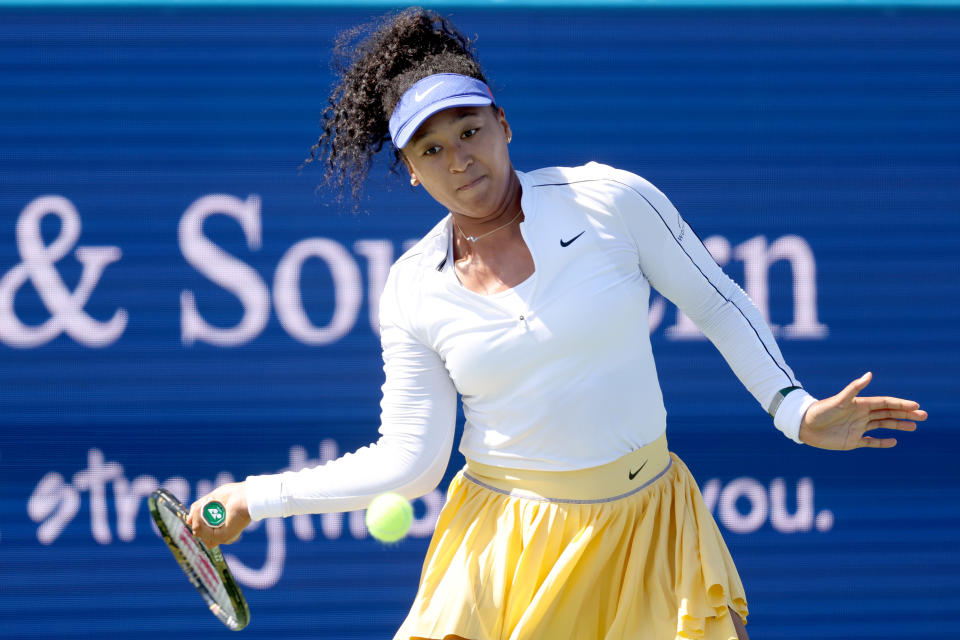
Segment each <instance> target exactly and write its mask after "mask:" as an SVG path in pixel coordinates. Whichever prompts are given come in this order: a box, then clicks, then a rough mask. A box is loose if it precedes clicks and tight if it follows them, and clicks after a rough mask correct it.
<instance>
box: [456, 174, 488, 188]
mask: <svg viewBox="0 0 960 640" xmlns="http://www.w3.org/2000/svg"><path fill="white" fill-rule="evenodd" d="M486 177H487V176H480V177H479V178H477V179H476V180H474V181H473V182H468V183H467V184H465V185H463V186H462V187H457V191H468V190H470V189H473V188H474V187H475V186H477V184H479V182H480V181H481V180H483V179H484V178H486Z"/></svg>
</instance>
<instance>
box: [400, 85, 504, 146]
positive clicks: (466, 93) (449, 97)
mask: <svg viewBox="0 0 960 640" xmlns="http://www.w3.org/2000/svg"><path fill="white" fill-rule="evenodd" d="M490 104H493V94H492V93H491V92H490V87H488V86H487V85H486V84H484V83H483V82H481V81H480V80H477V79H476V78H471V77H469V76H461V75H460V74H457V73H437V74H435V75H432V76H427V77H426V78H424V79H423V80H420V81H418V82H416V83H414V84H413V86H411V87H410V88H409V89H407V91H406V93H404V94H403V97H402V98H400V102H399V103H397V107H396V108H395V109H394V110H393V115H392V116H390V138H391V139H392V140H393V144H394V145H395V146H396V147H397V148H398V149H402V148H403V147H405V146H407V143H408V142H410V138H412V137H413V134H415V133H416V132H417V129H419V128H420V125H422V124H423V123H424V122H425V121H426V120H427V118H429V117H430V116H432V115H433V114H435V113H437V112H440V111H443V110H444V109H452V108H453V107H483V106H486V105H490Z"/></svg>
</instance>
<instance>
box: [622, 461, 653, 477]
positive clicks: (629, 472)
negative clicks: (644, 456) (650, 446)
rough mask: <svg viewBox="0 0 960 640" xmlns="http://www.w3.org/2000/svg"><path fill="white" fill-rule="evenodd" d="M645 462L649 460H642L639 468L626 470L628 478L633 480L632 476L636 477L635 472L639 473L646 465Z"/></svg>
mask: <svg viewBox="0 0 960 640" xmlns="http://www.w3.org/2000/svg"><path fill="white" fill-rule="evenodd" d="M647 462H650V461H649V460H646V461H644V463H643V464H642V465H640V468H639V469H637V470H636V471H628V472H627V475H628V476H630V479H631V480H633V479H634V478H636V477H637V474H638V473H640V472H641V471H642V470H643V468H644V467H645V466H647Z"/></svg>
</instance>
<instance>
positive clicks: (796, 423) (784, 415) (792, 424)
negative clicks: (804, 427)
mask: <svg viewBox="0 0 960 640" xmlns="http://www.w3.org/2000/svg"><path fill="white" fill-rule="evenodd" d="M816 401H817V399H816V398H814V397H813V396H811V395H810V394H809V393H807V392H806V391H804V390H803V389H794V390H793V391H791V392H790V393H788V394H787V396H786V397H785V398H784V399H783V402H781V403H780V406H779V407H777V413H776V415H775V416H774V417H773V424H774V425H776V427H777V429H779V430H780V431H782V432H783V434H784V435H785V436H787V437H788V438H790V439H791V440H793V441H794V442H796V443H797V444H803V441H802V440H800V423H802V422H803V416H804V415H805V414H806V413H807V409H809V408H810V405H812V404H813V403H814V402H816Z"/></svg>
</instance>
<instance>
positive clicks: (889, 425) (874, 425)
mask: <svg viewBox="0 0 960 640" xmlns="http://www.w3.org/2000/svg"><path fill="white" fill-rule="evenodd" d="M871 429H896V430H897V431H916V430H917V424H916V423H915V422H907V421H906V420H893V419H891V418H887V419H883V420H871V421H870V422H868V423H867V431H870V430H871Z"/></svg>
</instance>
